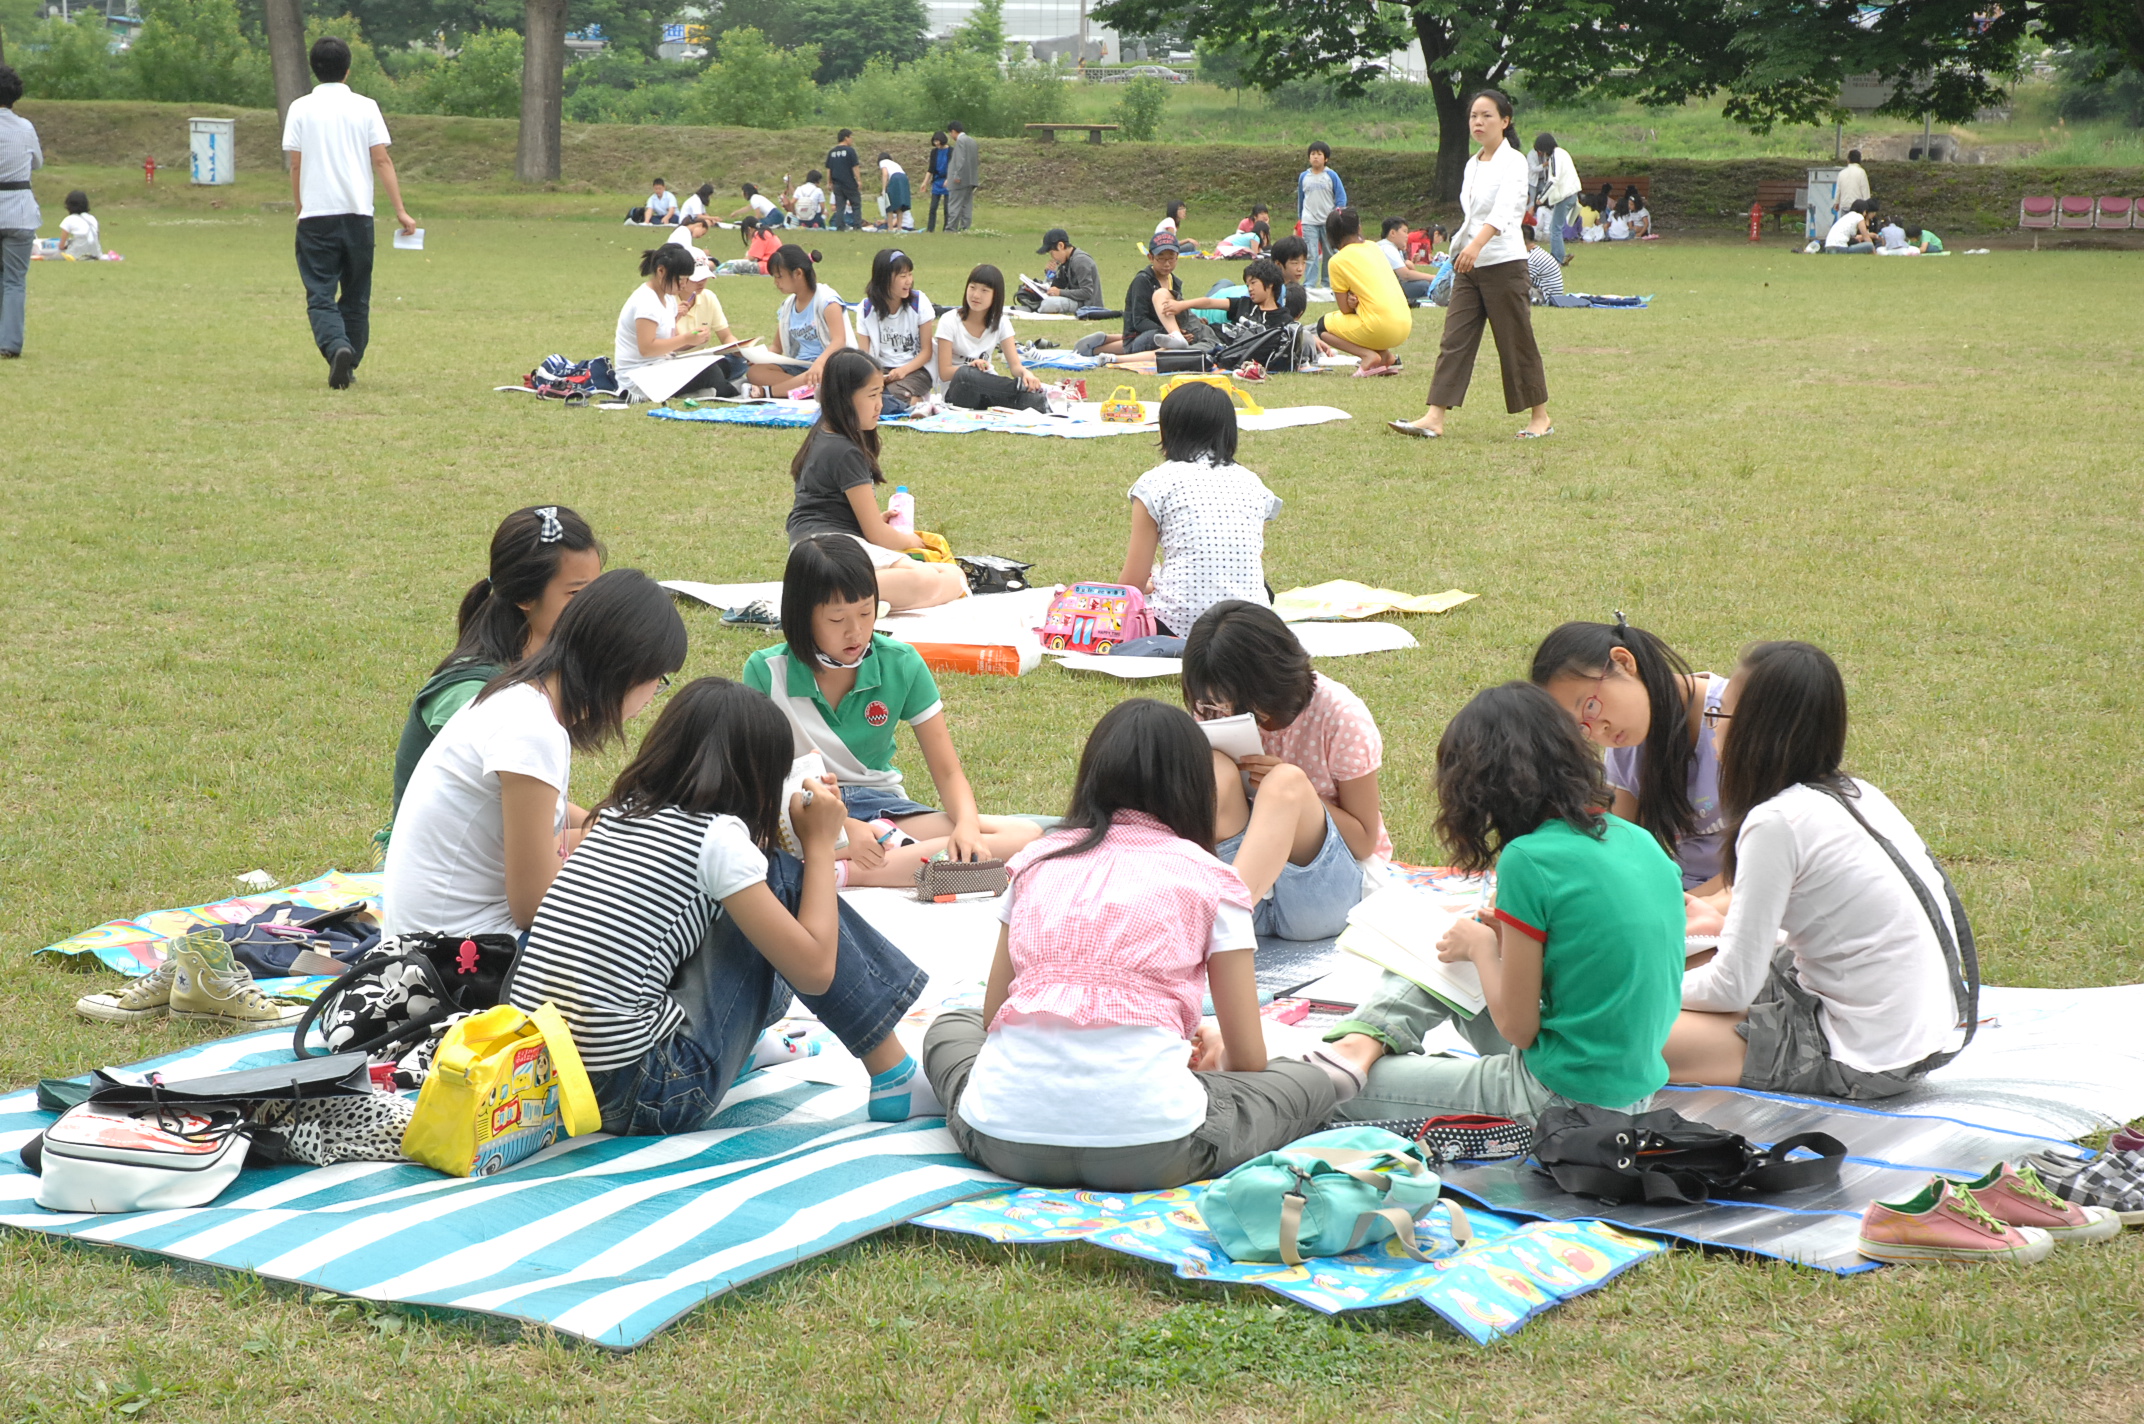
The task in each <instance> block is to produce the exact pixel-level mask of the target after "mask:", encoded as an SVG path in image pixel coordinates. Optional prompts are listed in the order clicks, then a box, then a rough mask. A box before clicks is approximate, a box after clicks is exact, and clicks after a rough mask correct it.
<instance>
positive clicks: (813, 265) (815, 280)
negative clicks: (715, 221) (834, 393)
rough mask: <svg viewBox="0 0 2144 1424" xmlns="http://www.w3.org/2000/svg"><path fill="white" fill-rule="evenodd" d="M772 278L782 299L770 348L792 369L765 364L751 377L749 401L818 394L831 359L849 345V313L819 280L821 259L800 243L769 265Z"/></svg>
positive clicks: (781, 252) (785, 248) (838, 296)
mask: <svg viewBox="0 0 2144 1424" xmlns="http://www.w3.org/2000/svg"><path fill="white" fill-rule="evenodd" d="M767 275H768V276H770V277H772V278H773V279H774V289H775V290H776V291H778V292H780V293H781V294H782V304H781V306H780V307H778V308H776V309H775V313H774V335H773V337H772V338H771V339H770V340H769V341H768V342H767V347H768V349H769V350H771V351H772V352H773V353H774V354H775V355H777V356H786V357H788V358H789V359H790V362H791V363H797V364H782V365H777V364H775V363H773V362H764V361H763V362H760V363H758V364H757V365H754V366H752V367H751V368H750V369H749V370H748V371H747V372H746V379H747V380H749V381H750V382H751V387H750V388H749V389H748V390H747V392H746V394H748V395H764V396H786V395H788V394H789V393H790V392H791V391H794V390H798V389H801V388H802V387H805V386H811V387H814V388H816V387H817V386H818V384H819V382H820V380H821V379H822V377H823V375H824V372H825V370H826V358H827V357H828V356H829V355H831V354H832V353H834V352H836V351H839V350H842V349H843V348H845V347H847V346H848V344H849V317H848V308H846V307H844V306H843V305H842V304H841V293H839V292H837V291H835V290H834V289H833V288H832V287H829V286H827V285H826V284H825V283H823V282H821V281H820V280H819V266H818V259H817V258H816V257H814V256H813V255H812V254H811V253H808V252H806V251H805V250H804V249H803V248H801V247H799V246H797V245H796V244H795V243H793V242H792V243H789V244H786V245H785V246H783V247H781V248H779V249H777V250H776V252H775V254H774V255H773V256H772V257H770V258H768V259H767Z"/></svg>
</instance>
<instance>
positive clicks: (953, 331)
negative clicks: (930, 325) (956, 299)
mask: <svg viewBox="0 0 2144 1424" xmlns="http://www.w3.org/2000/svg"><path fill="white" fill-rule="evenodd" d="M934 339H936V340H939V341H949V342H951V343H952V344H953V366H954V369H955V370H958V369H959V368H960V366H961V365H962V364H964V363H965V362H968V361H972V360H974V359H975V358H976V357H978V356H988V355H990V353H991V352H993V351H995V350H997V349H998V347H1000V346H1002V345H1004V344H1005V342H1007V341H1009V340H1011V339H1012V316H1011V314H1010V313H1009V312H1007V313H1002V314H1000V315H999V317H998V324H997V325H996V326H994V327H989V328H986V329H985V330H984V332H983V334H982V335H981V336H971V335H969V334H968V324H967V323H966V322H964V321H962V320H961V319H960V308H959V307H948V308H947V309H946V311H945V314H944V315H943V316H941V317H939V318H938V332H937V335H936V337H935V338H934ZM931 380H932V381H933V383H934V384H936V385H937V387H938V389H939V390H941V391H942V390H944V389H945V386H946V383H945V382H943V381H940V380H938V367H937V363H936V362H935V361H933V362H932V363H931Z"/></svg>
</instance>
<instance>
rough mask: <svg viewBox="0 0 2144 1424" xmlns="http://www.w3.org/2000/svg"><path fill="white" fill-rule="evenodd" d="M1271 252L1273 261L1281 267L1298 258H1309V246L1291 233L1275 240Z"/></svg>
mask: <svg viewBox="0 0 2144 1424" xmlns="http://www.w3.org/2000/svg"><path fill="white" fill-rule="evenodd" d="M1272 250H1273V260H1274V261H1275V262H1276V263H1278V264H1280V265H1281V266H1283V267H1285V266H1287V265H1288V264H1289V263H1290V262H1293V261H1295V259H1296V258H1298V257H1301V258H1306V259H1307V258H1308V257H1309V256H1310V244H1309V243H1307V242H1305V241H1303V239H1301V238H1300V237H1297V236H1296V235H1295V234H1294V233H1292V232H1291V233H1289V234H1288V235H1287V236H1286V237H1281V238H1275V239H1274V241H1273V249H1272Z"/></svg>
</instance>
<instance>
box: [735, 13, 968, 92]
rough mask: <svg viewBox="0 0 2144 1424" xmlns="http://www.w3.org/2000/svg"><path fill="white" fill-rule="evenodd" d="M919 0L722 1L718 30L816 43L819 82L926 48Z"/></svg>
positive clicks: (785, 43)
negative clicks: (747, 29)
mask: <svg viewBox="0 0 2144 1424" xmlns="http://www.w3.org/2000/svg"><path fill="white" fill-rule="evenodd" d="M929 25H930V17H929V15H928V14H927V13H926V12H925V10H924V8H923V0H725V3H724V4H723V6H722V9H721V14H720V20H719V21H718V25H717V29H718V32H720V31H725V30H731V29H742V28H745V27H747V26H749V27H750V28H752V29H756V30H758V31H759V32H760V33H761V34H763V35H765V36H766V37H767V39H768V40H769V42H771V43H773V44H776V45H779V46H781V47H783V48H787V49H801V48H806V47H809V46H813V45H816V46H818V49H819V69H818V72H817V74H816V75H815V76H814V78H816V79H817V81H818V82H819V83H821V84H837V83H840V82H842V81H844V80H849V79H854V78H855V77H856V76H857V75H859V74H861V73H863V71H864V65H866V64H867V63H869V62H870V61H871V60H873V59H884V60H886V61H888V62H889V63H892V64H907V63H909V62H911V61H913V60H917V59H921V58H922V57H923V53H924V51H925V50H927V49H928V48H929V47H930V40H929V37H928V35H927V33H926V31H927V30H928V28H929Z"/></svg>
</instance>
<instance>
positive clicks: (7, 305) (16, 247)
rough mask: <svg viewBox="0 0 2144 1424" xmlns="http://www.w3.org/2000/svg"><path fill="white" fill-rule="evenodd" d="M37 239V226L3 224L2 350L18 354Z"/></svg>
mask: <svg viewBox="0 0 2144 1424" xmlns="http://www.w3.org/2000/svg"><path fill="white" fill-rule="evenodd" d="M36 241H37V231H36V229H34V228H27V227H11V228H0V351H6V352H8V353H10V354H12V355H17V356H19V355H21V354H22V321H23V311H24V309H25V308H26V307H27V306H28V305H29V299H30V246H31V244H32V243H34V242H36Z"/></svg>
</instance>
